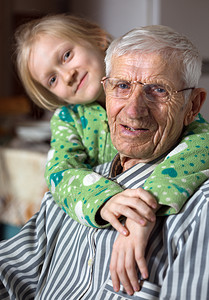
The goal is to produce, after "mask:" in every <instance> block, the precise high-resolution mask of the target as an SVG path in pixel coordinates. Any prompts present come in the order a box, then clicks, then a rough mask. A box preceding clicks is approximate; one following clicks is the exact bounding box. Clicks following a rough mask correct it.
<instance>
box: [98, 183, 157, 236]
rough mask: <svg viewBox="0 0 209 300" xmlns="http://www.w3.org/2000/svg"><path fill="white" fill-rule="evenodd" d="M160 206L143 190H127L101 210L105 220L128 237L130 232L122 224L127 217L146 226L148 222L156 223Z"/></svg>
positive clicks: (109, 201)
mask: <svg viewBox="0 0 209 300" xmlns="http://www.w3.org/2000/svg"><path fill="white" fill-rule="evenodd" d="M157 207H158V204H157V201H156V199H155V198H154V196H152V194H150V193H149V192H147V191H145V190H144V189H142V188H138V189H127V190H125V191H123V192H121V193H119V194H117V195H115V196H113V197H112V198H111V199H109V200H108V201H107V202H106V203H105V205H104V206H103V207H102V208H101V210H100V216H101V217H102V219H103V220H105V221H107V222H109V223H110V224H111V225H112V226H113V227H114V228H115V229H116V230H117V231H118V232H120V233H121V234H123V235H125V236H127V235H128V234H129V231H128V229H127V228H126V227H124V226H123V225H122V224H121V223H120V222H119V220H118V219H119V218H120V217H121V216H125V217H126V218H129V219H131V220H133V221H135V222H136V223H138V224H140V225H142V226H145V225H146V223H147V221H150V222H155V219H156V217H155V212H154V211H155V210H156V209H157Z"/></svg>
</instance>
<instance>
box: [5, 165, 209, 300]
mask: <svg viewBox="0 0 209 300" xmlns="http://www.w3.org/2000/svg"><path fill="white" fill-rule="evenodd" d="M155 163H158V162H156V161H155ZM153 167H154V164H153V165H151V164H149V165H148V166H147V169H146V170H145V166H142V165H141V164H138V165H136V166H134V167H133V168H131V169H129V170H127V171H126V172H124V173H122V174H121V175H117V176H116V177H115V180H116V181H117V182H118V183H119V184H123V186H124V187H125V188H128V187H131V186H137V184H138V183H139V180H138V177H140V178H141V173H142V170H143V172H145V173H146V175H145V177H144V180H145V179H146V178H147V177H148V176H150V174H151V173H152V171H153ZM108 169H109V170H110V169H113V167H112V168H111V164H105V165H104V173H105V174H107V170H108ZM96 171H98V172H100V173H101V174H103V168H102V166H99V168H98V169H97V170H96ZM144 180H142V181H141V184H144ZM208 199H209V180H208V181H206V182H205V183H204V184H203V185H202V186H201V187H200V188H199V190H198V191H197V192H196V193H195V194H194V195H193V197H191V198H190V200H189V201H188V202H187V203H186V205H185V206H184V207H183V209H182V210H181V212H180V213H179V214H178V215H171V216H168V217H158V218H157V222H156V226H155V228H154V230H153V232H152V234H151V236H150V239H149V243H148V245H147V251H146V260H147V263H148V269H149V274H150V276H149V280H146V281H141V282H140V284H141V286H142V289H141V291H140V292H137V293H135V294H134V295H133V296H128V295H127V294H126V293H125V292H124V291H123V288H122V287H121V289H120V291H119V292H118V293H115V292H114V291H113V287H112V283H111V278H110V273H109V263H110V257H111V251H112V246H113V243H114V241H115V239H116V237H117V232H116V231H115V230H114V229H113V228H112V227H108V228H105V229H95V228H89V227H86V226H83V225H81V224H79V223H77V222H75V221H73V220H72V219H71V218H70V217H69V216H68V215H67V214H66V213H65V212H64V211H63V210H62V209H60V208H59V207H58V206H57V204H56V203H55V202H54V200H53V197H52V195H51V193H50V192H48V193H47V194H46V195H45V197H44V199H43V202H42V206H41V209H40V211H39V213H38V214H36V215H35V216H34V217H33V218H32V219H31V220H30V221H29V222H28V223H27V224H26V225H25V226H24V228H23V229H22V230H21V232H20V233H19V234H18V235H16V236H15V237H13V238H12V239H10V240H8V241H3V242H1V243H0V296H1V299H2V300H3V299H4V300H5V299H6V300H9V299H10V300H13V299H18V300H23V299H24V300H25V299H39V300H41V299H43V300H47V299H49V300H55V299H56V300H57V299H59V300H62V299H63V300H68V299H69V300H78V299H82V300H87V299H88V300H95V299H97V300H110V299H113V300H116V299H117V300H127V299H138V300H142V299H152V300H156V299H163V300H165V299H166V300H170V299H172V300H185V299H187V300H199V299H201V300H207V299H208V286H209V272H208V265H209V247H208V246H209V230H208V226H209V206H208ZM139 278H140V275H139Z"/></svg>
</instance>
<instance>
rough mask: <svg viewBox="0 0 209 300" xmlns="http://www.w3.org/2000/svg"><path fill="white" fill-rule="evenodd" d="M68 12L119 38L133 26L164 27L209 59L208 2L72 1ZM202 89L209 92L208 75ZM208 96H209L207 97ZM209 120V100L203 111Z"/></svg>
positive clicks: (147, 0) (145, 0)
mask: <svg viewBox="0 0 209 300" xmlns="http://www.w3.org/2000/svg"><path fill="white" fill-rule="evenodd" d="M68 3H69V6H68V8H69V11H71V12H72V13H76V14H80V15H82V16H86V17H88V18H91V19H92V20H95V21H96V22H98V23H99V24H100V25H101V26H102V27H104V28H105V29H106V30H107V31H109V32H110V33H112V34H113V36H115V37H117V36H119V35H121V34H123V33H125V32H127V31H128V30H130V29H132V28H133V27H137V26H144V25H149V24H162V25H168V26H171V27H173V28H174V29H176V30H177V31H179V32H182V33H184V34H186V35H187V36H188V37H189V38H190V39H191V40H192V41H193V42H194V43H195V44H196V45H197V46H198V48H199V50H200V53H201V55H202V57H203V59H204V60H209V42H208V39H209V38H208V32H207V31H208V29H209V17H208V12H209V1H208V0H200V1H197V0H184V1H182V0H175V1H172V0H129V1H127V0H99V1H98V0H69V1H68ZM200 86H201V87H204V88H206V90H207V91H208V93H209V74H203V76H202V77H201V80H200ZM208 97H209V96H208ZM201 112H202V113H203V115H204V116H205V118H206V119H207V120H208V121H209V100H207V101H206V102H205V104H204V106H203V109H202V111H201Z"/></svg>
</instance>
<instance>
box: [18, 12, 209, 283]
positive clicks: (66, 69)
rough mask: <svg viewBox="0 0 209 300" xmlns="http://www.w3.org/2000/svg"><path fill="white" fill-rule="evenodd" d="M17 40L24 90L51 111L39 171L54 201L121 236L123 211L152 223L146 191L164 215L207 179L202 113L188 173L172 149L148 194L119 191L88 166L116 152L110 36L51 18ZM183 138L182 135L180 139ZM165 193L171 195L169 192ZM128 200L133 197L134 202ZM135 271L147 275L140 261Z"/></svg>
mask: <svg viewBox="0 0 209 300" xmlns="http://www.w3.org/2000/svg"><path fill="white" fill-rule="evenodd" d="M16 41H17V68H18V72H19V76H20V78H21V80H22V82H23V85H24V86H25V89H26V91H27V93H28V94H29V96H30V98H31V99H32V100H33V101H34V102H36V103H37V104H38V105H40V106H42V107H44V108H47V109H50V110H55V109H56V110H55V113H54V115H53V117H52V120H51V130H52V139H51V150H50V151H49V154H48V161H47V165H46V173H45V174H46V181H47V184H48V187H49V189H50V191H51V193H52V195H53V197H54V199H55V201H56V202H57V204H58V205H59V206H60V207H62V209H64V210H65V211H66V213H67V214H69V215H70V216H71V217H72V218H73V219H75V220H76V221H78V222H80V223H82V224H83V225H86V226H91V227H98V228H99V227H104V226H108V225H109V223H111V224H112V226H113V227H115V228H116V229H117V230H118V231H119V232H120V233H122V234H124V235H127V234H128V231H127V229H126V228H125V227H124V226H123V225H122V224H121V223H120V222H119V221H118V218H120V217H121V216H122V215H123V216H125V217H128V218H131V219H133V220H134V221H136V222H137V223H139V224H142V225H144V224H145V223H146V220H148V221H154V220H155V219H154V212H153V209H156V208H157V205H156V202H155V199H154V197H153V196H152V195H151V193H152V194H154V195H156V196H157V198H158V203H159V204H160V205H161V211H162V215H167V214H170V213H178V212H179V210H180V209H181V207H182V206H183V204H184V203H185V201H186V200H187V199H188V198H189V197H190V196H191V195H192V194H193V192H194V191H195V189H196V188H197V187H198V186H199V185H201V183H202V182H203V181H205V180H206V179H207V174H206V173H205V172H201V170H203V171H204V170H206V169H207V168H208V166H209V160H208V159H207V157H206V155H207V156H208V149H207V148H206V147H205V143H204V140H203V139H200V137H202V138H204V134H206V133H205V130H206V131H208V124H207V123H206V122H205V121H204V120H203V119H202V117H200V119H198V120H197V121H195V122H193V123H192V125H191V131H192V133H193V135H192V140H193V145H196V141H197V140H198V143H199V142H200V143H202V144H203V145H204V147H202V148H200V149H199V150H200V151H201V154H202V155H205V158H204V163H201V162H199V161H198V164H195V163H194V166H192V165H191V160H195V158H193V157H192V155H193V154H192V153H196V148H195V149H192V147H191V146H192V145H190V156H188V157H187V156H186V157H185V159H186V162H185V161H184V164H185V163H187V165H188V168H187V169H186V172H187V173H184V170H182V171H181V174H180V175H179V177H178V176H177V175H178V174H177V173H175V170H178V169H181V167H180V166H181V165H182V160H181V157H180V154H179V156H178V153H177V154H175V160H173V158H172V157H170V158H169V157H167V159H166V160H165V161H164V162H162V163H161V164H159V166H157V167H156V168H155V170H154V172H153V173H152V176H151V178H150V179H148V180H147V181H146V187H145V188H146V189H147V190H148V191H150V192H151V193H148V192H146V191H145V190H143V189H136V190H134V189H133V190H126V191H123V188H122V187H121V186H119V185H118V184H117V183H115V182H114V181H111V180H109V179H108V178H106V177H102V176H100V175H99V174H97V173H94V172H93V169H92V168H93V167H94V166H96V165H99V164H103V163H106V162H110V161H111V160H112V159H113V157H114V155H115V154H116V152H117V151H116V149H115V148H114V147H113V145H112V143H111V140H110V133H109V127H108V122H107V116H106V111H105V95H104V92H103V89H102V85H101V83H100V81H101V78H102V77H103V76H104V56H105V51H106V49H107V47H108V45H109V43H110V41H111V37H110V36H109V34H107V33H106V32H105V31H104V30H102V29H101V28H100V27H98V26H97V25H96V24H93V23H91V22H88V21H86V20H83V19H80V18H76V17H73V16H67V15H55V16H47V17H44V18H42V19H39V20H34V21H31V22H29V23H27V24H25V25H22V26H21V27H20V28H19V29H18V31H17V33H16ZM189 130H190V127H189ZM195 133H198V134H199V135H195ZM187 142H188V141H187V138H185V139H183V140H182V143H181V144H182V145H184V144H185V143H187ZM188 143H190V142H188ZM191 144H192V143H191ZM202 144H201V145H202ZM198 145H199V144H198ZM192 151H193V152H192ZM177 152H178V151H177ZM191 157H192V159H191ZM194 157H195V156H194ZM162 170H163V171H162ZM174 173H175V174H174ZM155 174H157V177H156V176H155ZM106 175H108V174H106ZM187 175H189V176H188V178H189V180H188V181H185V180H182V176H183V177H184V176H187ZM169 179H172V187H173V189H171V188H170V187H169V186H170V184H169ZM153 180H155V181H154V182H153ZM175 182H176V183H175ZM188 184H189V185H188ZM163 185H164V186H163ZM159 186H161V187H162V186H163V188H159ZM164 187H166V188H167V190H165V189H164ZM170 190H172V193H173V194H172V195H170V196H169V197H168V193H167V192H168V191H169V193H170ZM133 198H134V200H136V201H132V200H133ZM168 198H171V199H172V201H171V200H168ZM107 200H109V201H108V202H107ZM110 201H112V203H115V204H116V205H114V206H110V208H108V209H107V211H106V213H103V215H102V217H103V218H101V215H100V209H101V208H102V207H105V203H106V202H107V203H110ZM124 208H125V209H124ZM107 222H109V223H107ZM141 228H143V227H141ZM142 230H143V229H142ZM139 268H140V271H141V273H142V274H143V277H144V278H146V277H147V276H148V272H147V269H146V264H145V262H144V263H143V264H142V265H141V266H139Z"/></svg>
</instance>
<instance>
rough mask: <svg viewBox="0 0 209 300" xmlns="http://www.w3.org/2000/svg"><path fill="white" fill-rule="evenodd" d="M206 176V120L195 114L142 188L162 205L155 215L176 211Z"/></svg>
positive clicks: (208, 146) (208, 161)
mask: <svg viewBox="0 0 209 300" xmlns="http://www.w3.org/2000/svg"><path fill="white" fill-rule="evenodd" d="M208 176H209V123H208V122H206V121H205V120H204V119H203V117H202V116H201V115H198V118H197V119H196V120H195V121H194V122H193V123H191V124H190V125H189V126H188V128H187V130H186V132H185V134H184V137H183V138H182V140H181V142H180V144H179V145H178V146H177V147H176V148H175V149H174V150H173V151H171V152H170V153H169V154H168V156H167V157H166V158H165V160H164V161H163V162H162V163H160V164H159V165H158V166H157V167H156V168H155V170H154V171H153V173H152V175H151V176H150V177H149V178H148V179H147V180H146V182H145V184H144V189H145V190H148V191H150V192H151V193H152V194H153V195H154V196H155V197H156V198H157V200H158V202H159V203H160V204H161V205H162V207H161V208H160V209H159V211H158V212H157V214H158V215H161V216H163V215H169V214H176V213H178V212H179V211H180V210H181V208H182V207H183V205H184V204H185V202H186V201H187V200H188V199H189V198H190V197H191V195H193V193H194V192H195V191H196V190H197V188H198V187H199V186H200V185H201V184H202V183H203V182H204V181H205V180H206V179H207V178H208Z"/></svg>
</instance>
